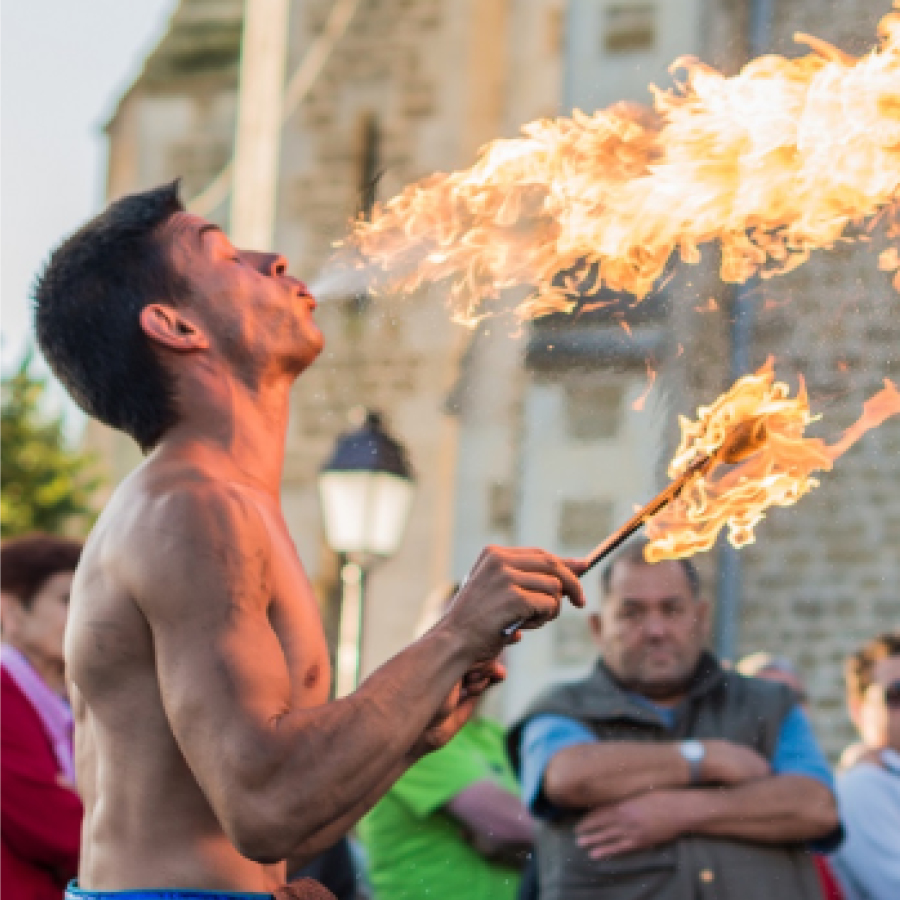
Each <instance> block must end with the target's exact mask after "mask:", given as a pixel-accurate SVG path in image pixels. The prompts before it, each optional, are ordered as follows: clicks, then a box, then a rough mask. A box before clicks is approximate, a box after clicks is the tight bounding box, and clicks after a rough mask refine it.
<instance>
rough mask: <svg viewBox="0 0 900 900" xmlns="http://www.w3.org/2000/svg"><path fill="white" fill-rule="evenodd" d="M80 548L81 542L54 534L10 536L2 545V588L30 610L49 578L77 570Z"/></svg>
mask: <svg viewBox="0 0 900 900" xmlns="http://www.w3.org/2000/svg"><path fill="white" fill-rule="evenodd" d="M81 549H82V545H81V541H76V540H73V539H72V538H64V537H56V536H55V535H52V534H41V533H39V532H36V533H34V534H26V535H24V536H22V537H17V538H10V539H9V540H7V541H4V542H3V545H2V547H0V573H2V574H0V587H2V588H3V590H4V591H7V592H8V593H10V594H12V595H13V597H15V598H16V599H17V600H18V601H19V602H20V603H21V604H22V606H24V607H25V608H26V609H29V608H30V607H31V604H32V603H33V602H34V598H35V596H37V594H38V593H39V592H40V590H41V588H42V587H43V586H44V584H45V583H46V581H47V580H48V579H50V578H52V577H53V576H54V575H57V574H59V573H60V572H74V571H75V569H76V568H77V567H78V561H79V559H81Z"/></svg>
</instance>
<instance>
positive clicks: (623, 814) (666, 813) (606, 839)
mask: <svg viewBox="0 0 900 900" xmlns="http://www.w3.org/2000/svg"><path fill="white" fill-rule="evenodd" d="M682 798H683V792H682V791H653V792H651V793H649V794H643V795H641V796H640V797H632V798H630V799H629V800H623V801H622V802H621V803H610V804H607V805H606V806H600V807H598V808H597V809H595V810H593V811H591V812H589V813H588V814H587V815H586V816H585V817H584V818H583V819H582V820H581V821H580V822H579V823H578V825H577V826H576V828H575V834H576V835H577V836H578V844H579V846H580V847H583V848H584V849H585V850H587V851H588V853H589V855H590V856H591V858H592V859H605V858H606V857H609V856H619V855H620V854H622V853H632V852H634V851H635V850H645V849H646V848H648V847H655V846H657V845H658V844H666V843H668V842H669V841H674V840H675V839H676V838H678V837H680V836H681V835H682V834H683V833H684V832H685V831H686V830H687V823H686V822H685V821H683V820H682V811H683V808H684V804H683V801H682Z"/></svg>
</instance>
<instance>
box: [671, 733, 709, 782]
mask: <svg viewBox="0 0 900 900" xmlns="http://www.w3.org/2000/svg"><path fill="white" fill-rule="evenodd" d="M678 751H679V752H680V753H681V755H682V757H683V758H684V759H685V760H686V761H687V764H688V771H689V772H690V776H691V784H700V766H701V765H702V764H703V757H704V756H706V747H704V746H703V744H702V743H701V742H700V741H694V740H691V741H682V742H681V743H680V744H679V745H678Z"/></svg>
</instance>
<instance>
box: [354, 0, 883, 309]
mask: <svg viewBox="0 0 900 900" xmlns="http://www.w3.org/2000/svg"><path fill="white" fill-rule="evenodd" d="M894 6H895V7H896V8H898V9H900V0H894ZM879 37H880V39H881V43H880V46H878V47H876V48H875V49H873V50H872V51H871V52H870V53H868V54H867V55H866V56H864V57H862V58H860V59H855V58H853V57H850V56H848V55H847V54H845V53H843V52H841V51H839V50H837V49H835V48H834V47H831V46H830V45H828V44H826V43H825V42H824V41H820V40H818V39H815V38H810V37H807V36H805V35H798V36H797V39H798V40H799V41H800V42H802V43H805V44H807V45H808V46H810V47H811V49H812V51H813V52H812V53H809V54H808V55H806V56H803V57H800V58H798V59H786V58H784V57H781V56H775V55H771V56H763V57H760V58H759V59H756V60H753V61H752V62H750V63H749V64H748V65H746V66H745V67H744V69H743V70H742V71H741V72H740V73H739V74H737V75H735V76H734V77H726V76H724V75H723V74H721V73H720V72H718V71H716V70H715V69H712V68H710V67H708V66H705V65H703V64H701V63H700V62H698V61H696V60H692V59H682V60H679V61H678V62H677V63H676V64H675V68H677V69H678V70H679V71H680V70H684V72H685V76H684V80H683V83H681V84H679V85H678V86H677V87H676V88H675V89H673V90H668V91H662V90H658V89H655V88H654V89H652V90H653V94H654V103H653V105H654V109H653V110H649V109H646V108H644V107H639V106H635V105H633V104H617V105H615V106H612V107H610V108H609V109H606V110H601V111H599V112H595V113H594V114H592V115H586V114H584V113H582V112H579V111H577V110H576V111H575V112H574V113H573V115H572V117H571V118H565V117H563V118H558V119H556V120H540V121H536V122H532V123H531V124H528V125H526V126H525V127H524V128H523V129H522V131H523V135H524V136H523V137H521V138H519V139H516V140H498V141H494V142H493V143H491V144H488V145H487V146H486V147H484V148H483V149H482V150H481V152H480V155H479V158H478V160H477V161H476V163H475V164H474V165H473V166H472V167H471V168H470V169H467V170H464V171H460V172H454V173H451V174H435V175H432V176H430V177H429V178H426V179H424V180H423V181H421V182H419V183H417V184H414V185H411V186H410V187H407V188H406V189H405V190H404V191H403V192H402V193H401V194H399V195H398V196H396V197H394V198H393V199H392V200H389V201H388V202H387V203H385V204H384V205H381V206H379V207H377V208H376V210H375V212H374V214H373V215H372V217H371V219H370V220H369V221H364V220H360V221H357V222H356V223H355V224H354V227H353V231H352V233H351V237H350V240H349V242H348V243H349V244H350V245H351V248H352V249H353V252H354V253H356V252H358V253H359V254H360V257H359V260H360V262H359V264H360V265H365V264H373V263H374V264H375V266H377V267H378V268H379V269H380V270H381V271H382V276H381V277H380V278H376V287H377V288H381V289H386V290H399V291H412V290H415V289H417V288H418V287H420V286H421V285H423V284H425V283H428V282H434V281H438V280H443V279H446V280H447V281H448V283H449V296H450V305H451V308H452V311H453V314H454V318H455V319H457V320H458V321H462V322H464V323H466V324H469V325H472V324H474V323H476V322H477V321H479V319H480V318H481V317H483V316H484V315H488V314H491V311H490V310H489V309H485V308H484V307H483V302H484V301H485V300H497V299H498V298H499V294H500V292H501V291H502V290H504V289H506V288H510V287H513V286H517V285H531V286H533V287H534V289H535V293H534V295H533V296H532V297H531V298H530V299H528V300H526V301H525V302H523V303H521V304H520V305H519V306H518V307H517V308H516V313H517V314H518V316H520V317H521V318H534V317H537V316H542V315H546V314H548V313H552V312H558V311H570V310H571V309H572V308H573V307H574V305H575V302H576V298H577V297H578V295H579V291H580V289H581V288H583V287H585V285H586V282H587V281H588V280H590V282H591V283H593V278H594V275H595V274H596V275H597V277H598V280H597V282H596V286H598V287H599V286H600V285H601V284H602V285H604V286H606V287H608V288H611V289H613V290H617V291H627V292H630V293H631V294H633V295H634V296H635V297H636V298H637V299H638V300H639V299H641V298H643V297H644V296H646V295H647V293H648V292H649V291H650V290H651V289H652V288H653V286H654V284H656V283H657V280H658V279H659V277H660V276H661V275H662V274H663V272H664V270H665V268H666V265H667V263H668V261H669V259H670V258H671V257H672V256H673V254H674V253H676V252H677V253H678V254H679V255H680V257H681V259H682V260H684V261H686V262H691V263H694V262H697V261H698V260H699V258H700V250H699V248H700V245H702V244H704V243H706V242H710V241H714V240H717V241H718V242H719V243H720V245H721V249H722V264H721V275H722V278H723V279H724V280H726V281H730V282H741V281H744V280H746V279H747V278H748V277H749V276H750V275H752V274H754V273H757V272H760V273H762V274H763V275H764V276H769V275H773V274H778V273H782V272H786V271H789V270H790V269H793V268H795V267H796V266H798V265H800V264H801V263H802V262H804V261H805V260H806V259H807V258H808V256H809V254H810V252H811V251H812V250H814V249H817V248H824V247H829V246H831V245H833V244H834V243H835V241H837V240H839V239H842V238H845V237H846V235H845V230H846V228H847V226H848V225H850V224H851V223H861V222H862V221H863V220H865V219H866V218H868V217H871V216H873V215H875V214H876V213H878V212H879V210H883V209H885V208H888V207H892V205H893V204H895V203H896V202H897V201H898V200H900V13H898V12H893V13H889V14H888V15H887V16H885V18H884V19H883V20H882V21H881V24H880V26H879ZM893 262H894V257H893V256H885V257H883V258H882V266H884V267H885V268H888V267H892V264H893ZM560 272H566V273H568V278H567V279H566V280H565V283H563V284H560V283H559V278H558V277H557V276H558V274H559V273H560Z"/></svg>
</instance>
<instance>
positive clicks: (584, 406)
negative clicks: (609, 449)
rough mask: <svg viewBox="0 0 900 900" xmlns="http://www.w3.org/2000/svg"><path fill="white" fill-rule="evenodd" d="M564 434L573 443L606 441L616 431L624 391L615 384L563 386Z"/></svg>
mask: <svg viewBox="0 0 900 900" xmlns="http://www.w3.org/2000/svg"><path fill="white" fill-rule="evenodd" d="M564 391H565V397H564V401H563V405H564V408H565V419H566V434H567V435H568V436H569V437H570V438H572V439H573V440H576V441H601V440H610V439H612V438H614V437H615V436H616V434H617V433H618V431H619V424H620V422H621V419H622V399H623V396H624V391H623V388H622V385H619V384H609V383H607V384H596V383H594V384H590V383H585V382H577V381H575V382H570V383H568V384H566V386H565V388H564Z"/></svg>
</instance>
